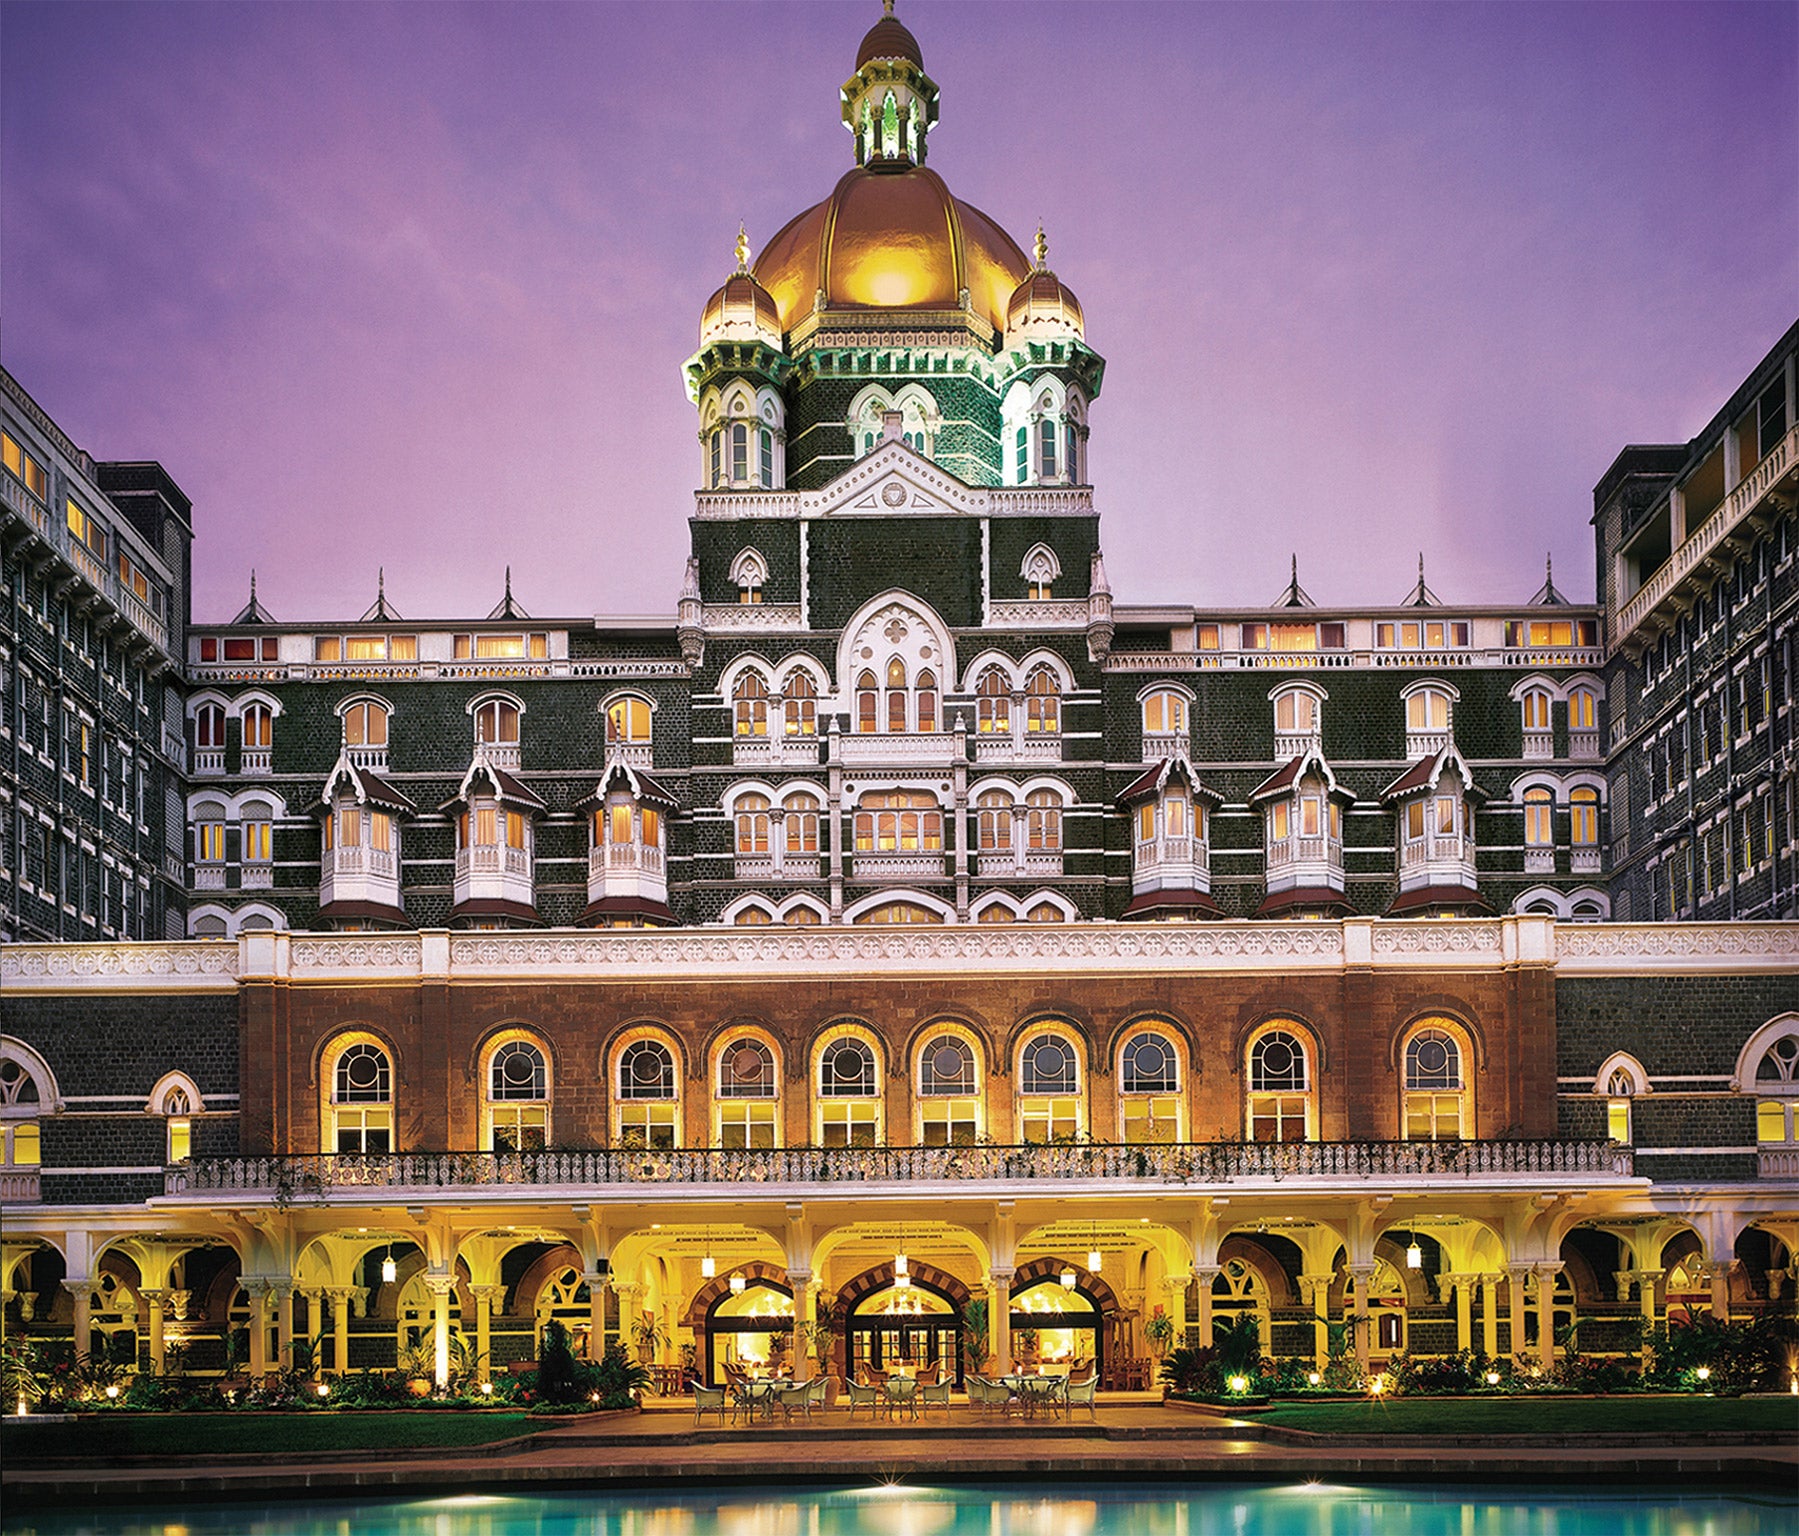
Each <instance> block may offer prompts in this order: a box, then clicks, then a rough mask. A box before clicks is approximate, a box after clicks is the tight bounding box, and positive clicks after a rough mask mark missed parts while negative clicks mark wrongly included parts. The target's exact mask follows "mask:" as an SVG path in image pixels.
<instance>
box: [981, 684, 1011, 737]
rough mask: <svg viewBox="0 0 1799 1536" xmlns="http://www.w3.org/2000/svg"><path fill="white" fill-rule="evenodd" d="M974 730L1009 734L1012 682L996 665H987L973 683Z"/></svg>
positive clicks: (993, 733)
mask: <svg viewBox="0 0 1799 1536" xmlns="http://www.w3.org/2000/svg"><path fill="white" fill-rule="evenodd" d="M974 691H975V730H976V731H977V732H979V733H980V734H982V735H998V736H1004V735H1009V734H1010V733H1011V730H1012V684H1011V682H1010V681H1009V680H1008V679H1007V677H1006V674H1005V673H1004V672H1002V671H1001V670H1000V669H999V668H998V667H989V668H987V670H986V671H985V672H983V673H982V674H981V678H980V681H979V682H978V683H976V684H975V690H974Z"/></svg>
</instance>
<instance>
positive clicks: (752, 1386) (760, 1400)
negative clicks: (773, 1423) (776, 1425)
mask: <svg viewBox="0 0 1799 1536" xmlns="http://www.w3.org/2000/svg"><path fill="white" fill-rule="evenodd" d="M791 1385H792V1383H791V1382H787V1381H782V1380H779V1379H777V1378H775V1377H768V1378H766V1379H764V1380H761V1381H757V1380H754V1379H752V1380H749V1381H746V1382H744V1383H743V1385H742V1388H741V1390H742V1393H743V1401H744V1404H745V1405H746V1408H747V1409H748V1412H747V1413H746V1415H745V1416H746V1417H753V1416H754V1414H755V1411H756V1410H757V1409H758V1408H760V1409H761V1410H762V1417H763V1418H765V1419H772V1418H773V1417H774V1416H775V1398H776V1395H777V1394H778V1393H780V1392H781V1391H783V1390H784V1389H785V1388H787V1387H789V1386H791Z"/></svg>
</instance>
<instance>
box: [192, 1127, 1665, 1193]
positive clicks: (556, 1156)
mask: <svg viewBox="0 0 1799 1536" xmlns="http://www.w3.org/2000/svg"><path fill="white" fill-rule="evenodd" d="M1633 1167H1634V1164H1633V1161H1632V1152H1631V1149H1630V1148H1629V1147H1624V1146H1620V1145H1618V1144H1617V1143H1615V1142H1609V1141H1436V1142H1431V1141H1322V1142H1278V1143H1248V1144H1244V1143H1237V1142H1191V1143H1177V1144H1172V1145H1159V1146H1137V1147H1133V1146H1110V1145H1105V1146H1102V1145H1098V1144H1094V1143H1075V1144H1071V1145H1066V1146H1060V1145H1058V1146H973V1147H782V1148H777V1149H774V1150H761V1151H750V1150H724V1149H720V1148H695V1149H692V1150H687V1151H658V1150H644V1149H632V1148H626V1147H612V1148H599V1149H595V1150H592V1151H586V1152H553V1151H551V1152H393V1153H371V1154H363V1155H344V1156H329V1155H325V1156H296V1157H215V1158H195V1159H193V1160H192V1161H190V1162H187V1163H181V1164H177V1165H175V1166H174V1167H171V1168H169V1169H168V1170H167V1171H166V1172H165V1174H164V1185H165V1189H166V1192H167V1193H168V1194H171V1195H221V1194H243V1195H269V1196H271V1197H273V1198H274V1199H275V1200H276V1201H277V1202H278V1203H285V1202H286V1201H291V1200H306V1199H324V1198H326V1197H328V1196H330V1195H331V1194H333V1193H335V1192H338V1191H354V1190H362V1189H379V1190H399V1189H482V1188H488V1187H492V1186H496V1185H498V1186H512V1185H526V1186H532V1187H539V1188H557V1189H567V1188H592V1187H605V1186H618V1185H667V1184H684V1185H740V1184H773V1185H783V1186H791V1185H806V1184H981V1183H991V1184H1017V1183H1030V1182H1032V1181H1037V1180H1043V1181H1050V1182H1066V1183H1084V1182H1088V1181H1094V1182H1100V1181H1103V1182H1108V1183H1110V1182H1115V1181H1117V1180H1121V1179H1123V1180H1133V1179H1134V1180H1139V1181H1142V1182H1146V1183H1152V1184H1177V1185H1195V1184H1199V1185H1210V1184H1230V1183H1235V1182H1238V1181H1240V1180H1258V1181H1259V1180H1276V1181H1279V1180H1284V1179H1341V1180H1346V1181H1350V1182H1356V1183H1360V1182H1364V1181H1367V1180H1371V1179H1396V1180H1405V1179H1432V1180H1442V1179H1458V1178H1459V1179H1466V1180H1470V1181H1472V1180H1505V1179H1511V1178H1517V1177H1530V1178H1542V1177H1543V1176H1545V1175H1549V1176H1555V1175H1567V1176H1569V1177H1575V1178H1580V1179H1582V1180H1590V1179H1593V1178H1619V1179H1625V1178H1630V1177H1632V1176H1633Z"/></svg>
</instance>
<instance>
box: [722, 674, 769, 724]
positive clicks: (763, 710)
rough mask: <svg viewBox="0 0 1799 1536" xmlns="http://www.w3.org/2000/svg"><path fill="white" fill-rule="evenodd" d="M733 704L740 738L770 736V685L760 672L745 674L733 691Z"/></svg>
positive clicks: (738, 680)
mask: <svg viewBox="0 0 1799 1536" xmlns="http://www.w3.org/2000/svg"><path fill="white" fill-rule="evenodd" d="M731 703H732V706H733V708H734V710H735V712H736V717H737V734H738V736H739V737H752V738H758V739H760V738H765V737H766V736H767V735H768V684H767V683H765V682H764V681H763V680H762V674H761V673H760V672H745V673H744V674H743V675H742V676H741V677H739V678H738V679H737V686H736V687H735V688H733V689H732V690H731Z"/></svg>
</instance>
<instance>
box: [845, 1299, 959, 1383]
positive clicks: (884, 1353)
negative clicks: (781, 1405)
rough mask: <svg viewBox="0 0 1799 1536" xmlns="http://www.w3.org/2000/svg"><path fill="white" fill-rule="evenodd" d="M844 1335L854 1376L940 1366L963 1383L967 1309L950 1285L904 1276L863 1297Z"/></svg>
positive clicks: (847, 1362) (847, 1367)
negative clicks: (963, 1335) (964, 1317)
mask: <svg viewBox="0 0 1799 1536" xmlns="http://www.w3.org/2000/svg"><path fill="white" fill-rule="evenodd" d="M846 1323H847V1326H846V1328H845V1334H844V1350H845V1354H844V1368H845V1370H846V1372H847V1373H848V1375H849V1378H850V1379H851V1380H852V1381H854V1380H859V1379H862V1378H863V1377H864V1375H865V1373H866V1372H868V1371H891V1370H893V1369H895V1368H896V1367H904V1368H907V1369H912V1370H921V1369H929V1368H935V1369H936V1371H937V1373H938V1379H939V1380H946V1379H947V1380H952V1381H954V1382H955V1383H956V1384H957V1385H958V1386H960V1385H961V1383H962V1332H963V1318H962V1310H961V1308H960V1307H959V1306H958V1305H957V1303H956V1298H955V1297H954V1296H952V1295H951V1294H950V1292H949V1290H948V1289H947V1288H945V1287H944V1286H942V1285H940V1284H938V1283H937V1282H936V1281H934V1280H932V1279H928V1278H926V1277H925V1276H923V1275H911V1274H907V1275H899V1276H895V1277H893V1278H891V1279H890V1280H889V1281H888V1283H887V1284H885V1285H882V1286H880V1287H878V1288H877V1289H875V1290H872V1291H869V1292H868V1293H867V1294H866V1295H863V1296H861V1297H859V1298H858V1299H857V1300H856V1302H855V1303H854V1305H853V1306H852V1307H851V1309H850V1311H849V1315H848V1317H847V1319H846Z"/></svg>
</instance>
